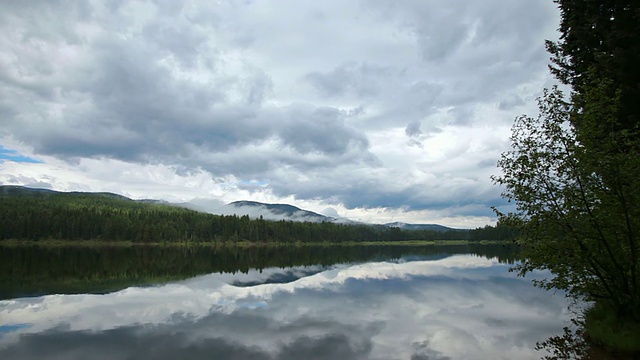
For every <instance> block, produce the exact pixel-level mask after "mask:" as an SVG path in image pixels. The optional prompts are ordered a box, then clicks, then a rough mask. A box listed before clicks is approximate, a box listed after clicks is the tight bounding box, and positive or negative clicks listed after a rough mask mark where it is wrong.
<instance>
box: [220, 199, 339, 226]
mask: <svg viewBox="0 0 640 360" xmlns="http://www.w3.org/2000/svg"><path fill="white" fill-rule="evenodd" d="M213 213H215V214H220V215H234V214H235V215H238V216H243V215H248V216H249V217H250V218H252V219H257V218H259V217H260V216H262V218H263V219H265V220H275V221H279V220H291V221H308V222H323V221H328V222H336V220H338V219H337V218H333V217H328V216H324V215H320V214H318V213H315V212H313V211H308V210H303V209H300V208H298V207H296V206H293V205H289V204H265V203H260V202H256V201H234V202H232V203H229V204H227V205H225V206H223V207H221V208H219V209H217V210H215V211H213Z"/></svg>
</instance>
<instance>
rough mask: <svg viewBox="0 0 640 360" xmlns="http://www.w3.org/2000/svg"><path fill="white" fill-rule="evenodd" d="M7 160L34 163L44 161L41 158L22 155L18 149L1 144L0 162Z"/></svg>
mask: <svg viewBox="0 0 640 360" xmlns="http://www.w3.org/2000/svg"><path fill="white" fill-rule="evenodd" d="M5 160H9V161H15V162H21V163H32V164H41V163H42V161H41V160H38V159H33V158H30V157H27V156H23V155H20V154H18V152H17V151H16V150H11V149H7V148H5V147H4V146H2V145H0V162H3V161H5Z"/></svg>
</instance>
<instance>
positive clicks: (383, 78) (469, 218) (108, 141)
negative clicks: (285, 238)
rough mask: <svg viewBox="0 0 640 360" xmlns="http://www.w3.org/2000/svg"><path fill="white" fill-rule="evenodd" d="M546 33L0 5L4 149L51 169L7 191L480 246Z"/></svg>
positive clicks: (505, 17)
mask: <svg viewBox="0 0 640 360" xmlns="http://www.w3.org/2000/svg"><path fill="white" fill-rule="evenodd" d="M557 23H558V14H557V10H556V9H555V6H554V4H553V3H550V2H549V3H547V2H513V1H507V0H484V1H476V2H472V3H470V2H467V1H450V2H446V3H442V2H437V1H406V2H395V1H385V0H380V1H366V2H359V3H358V2H349V3H344V2H340V1H326V2H325V1H323V2H299V1H277V2H276V1H259V2H245V3H234V2H220V3H197V2H187V3H185V4H183V5H176V4H174V3H172V2H166V1H158V2H113V3H102V2H87V3H82V4H66V5H60V6H53V5H51V4H49V3H47V2H3V4H2V5H0V24H1V25H0V35H2V36H0V125H1V128H0V129H1V130H0V143H1V144H2V145H3V146H4V147H5V148H7V149H11V150H18V151H19V152H21V153H22V154H25V155H33V156H34V157H36V158H38V159H45V160H44V161H45V163H44V164H38V165H32V164H22V163H20V164H8V163H4V164H3V165H1V166H2V169H3V171H2V177H1V178H0V180H1V181H2V182H3V183H19V184H24V185H28V184H37V183H44V184H48V185H49V186H50V187H52V188H54V189H59V190H99V191H115V192H117V193H121V194H124V195H131V196H134V197H145V198H162V199H166V200H182V201H184V200H189V196H192V195H193V197H199V198H202V197H203V196H205V195H208V196H210V197H212V198H216V199H217V200H220V201H227V200H241V199H250V200H256V201H264V200H271V201H275V202H291V203H293V204H294V205H296V206H299V207H307V208H308V209H309V210H313V211H321V210H322V209H324V208H326V207H328V206H331V207H334V208H336V209H338V210H339V211H340V213H341V214H345V216H350V217H357V218H367V219H369V220H370V221H373V222H384V221H385V219H388V218H398V217H399V219H398V220H403V221H408V222H429V223H432V222H440V221H447V222H446V223H445V224H444V225H450V226H481V225H484V224H486V223H488V222H492V219H493V217H492V215H491V213H490V211H488V208H489V207H490V206H492V205H499V204H500V203H501V201H500V200H499V199H498V196H497V194H499V190H498V189H495V188H492V185H491V183H490V180H489V175H490V174H491V173H492V172H495V171H497V169H495V168H493V169H492V168H491V167H490V166H488V165H487V164H490V163H491V162H493V163H495V162H496V161H497V160H498V156H499V154H500V152H501V151H504V150H506V146H507V143H506V141H505V140H506V138H507V136H508V127H509V126H510V124H511V122H512V121H513V119H514V118H515V116H517V115H519V114H521V113H523V112H526V113H534V112H535V101H534V99H535V97H536V96H537V95H539V94H540V93H541V90H542V87H544V86H548V85H549V84H550V83H552V82H553V81H552V80H551V76H550V75H549V74H548V71H547V62H548V55H547V54H546V53H545V51H544V40H545V39H549V38H550V39H554V38H556V37H557V34H556V30H555V29H556V28H557ZM123 174H126V175H127V176H124V175H123ZM243 181H257V182H260V183H261V184H265V186H260V187H254V188H253V189H252V190H251V191H248V190H247V189H245V188H243V187H242V186H238V185H237V184H239V183H241V182H243ZM145 182H148V186H143V184H144V183H145ZM181 183H182V184H184V185H180V184H181Z"/></svg>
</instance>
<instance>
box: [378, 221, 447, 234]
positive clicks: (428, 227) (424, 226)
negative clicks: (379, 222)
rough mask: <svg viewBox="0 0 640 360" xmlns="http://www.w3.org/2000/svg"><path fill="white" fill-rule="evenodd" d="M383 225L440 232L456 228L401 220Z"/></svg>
mask: <svg viewBox="0 0 640 360" xmlns="http://www.w3.org/2000/svg"><path fill="white" fill-rule="evenodd" d="M384 226H388V227H397V228H400V229H402V230H431V231H440V232H445V231H450V230H458V229H453V228H450V227H446V226H442V225H438V224H406V223H403V222H392V223H387V224H384Z"/></svg>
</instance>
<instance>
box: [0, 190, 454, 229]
mask: <svg viewBox="0 0 640 360" xmlns="http://www.w3.org/2000/svg"><path fill="white" fill-rule="evenodd" d="M0 194H6V195H9V194H10V195H14V196H15V195H17V196H51V195H55V194H70V195H71V194H75V195H88V196H97V197H107V198H114V199H121V200H127V201H131V202H137V203H145V204H156V205H167V206H177V207H182V208H187V209H191V210H196V211H200V212H206V213H210V214H214V215H237V216H244V215H247V216H249V217H250V218H252V219H258V218H260V217H261V216H262V218H263V219H264V220H271V221H281V220H286V221H299V222H313V223H321V222H332V223H338V224H353V225H355V224H359V225H373V224H366V223H360V222H356V221H351V220H349V219H346V218H341V217H331V216H326V215H322V214H318V213H316V212H313V211H309V210H304V209H301V208H299V207H297V206H294V205H290V204H270V203H262V202H257V201H250V200H241V201H234V202H231V203H229V204H226V205H224V206H222V207H217V208H215V209H212V208H210V207H203V206H200V205H198V204H193V203H189V202H187V203H170V202H167V201H164V200H155V199H140V200H134V199H130V198H128V197H126V196H122V195H118V194H114V193H109V192H82V191H73V192H61V191H55V190H50V189H41V188H28V187H24V186H18V185H0ZM376 226H385V227H395V228H400V229H402V230H430V231H437V232H447V231H452V230H461V229H454V228H450V227H447V226H443V225H438V224H408V223H403V222H392V223H386V224H383V225H376Z"/></svg>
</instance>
